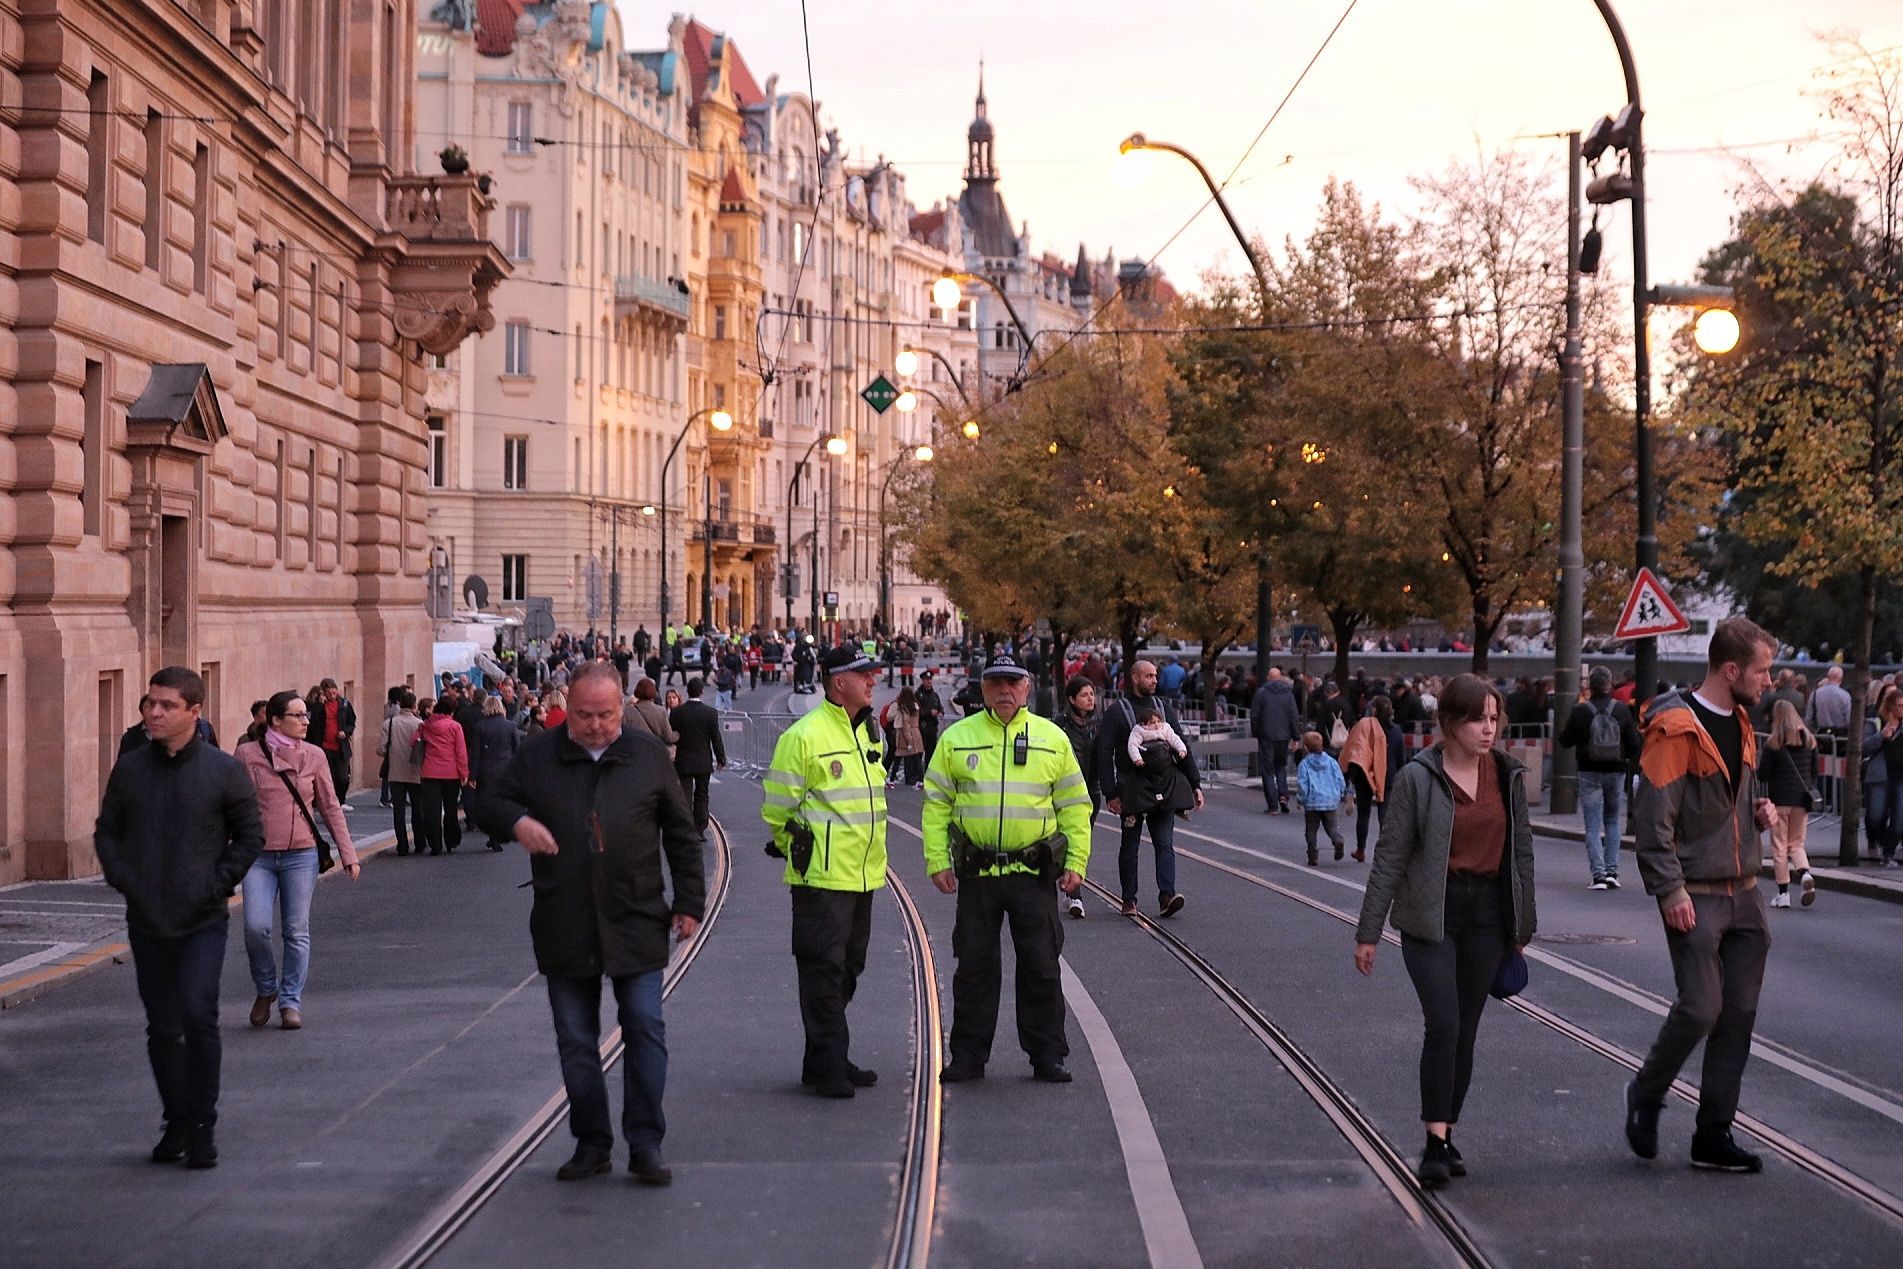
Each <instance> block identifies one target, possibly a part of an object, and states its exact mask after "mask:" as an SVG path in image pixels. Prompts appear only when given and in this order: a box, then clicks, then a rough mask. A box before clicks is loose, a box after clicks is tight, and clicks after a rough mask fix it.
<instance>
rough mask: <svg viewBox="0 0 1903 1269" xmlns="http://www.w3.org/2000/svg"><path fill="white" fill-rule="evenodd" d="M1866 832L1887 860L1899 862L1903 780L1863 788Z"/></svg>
mask: <svg viewBox="0 0 1903 1269" xmlns="http://www.w3.org/2000/svg"><path fill="white" fill-rule="evenodd" d="M1863 800H1864V802H1865V804H1866V805H1865V808H1864V821H1863V822H1864V831H1865V832H1866V833H1868V834H1869V837H1870V844H1871V845H1872V846H1875V847H1876V848H1877V850H1878V852H1879V853H1881V854H1882V856H1883V857H1884V858H1885V859H1894V858H1896V844H1897V838H1898V836H1899V830H1900V829H1903V780H1889V781H1878V782H1875V783H1871V784H1866V785H1864V786H1863Z"/></svg>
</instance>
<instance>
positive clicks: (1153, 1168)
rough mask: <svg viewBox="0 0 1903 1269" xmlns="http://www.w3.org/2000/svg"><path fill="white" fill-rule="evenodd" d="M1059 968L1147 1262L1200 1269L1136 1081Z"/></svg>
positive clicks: (1091, 1006)
mask: <svg viewBox="0 0 1903 1269" xmlns="http://www.w3.org/2000/svg"><path fill="white" fill-rule="evenodd" d="M1060 964H1061V965H1062V967H1063V970H1064V998H1065V999H1066V1000H1067V1001H1068V1002H1069V1004H1070V1010H1071V1013H1072V1014H1074V1015H1075V1016H1076V1018H1077V1027H1078V1030H1080V1031H1082V1032H1083V1033H1084V1042H1085V1043H1086V1044H1088V1045H1090V1056H1091V1060H1092V1061H1094V1062H1095V1063H1096V1064H1097V1074H1098V1076H1099V1077H1100V1078H1101V1079H1102V1080H1103V1092H1104V1098H1105V1100H1107V1101H1108V1102H1109V1103H1110V1118H1111V1121H1112V1122H1113V1123H1115V1124H1116V1127H1117V1144H1118V1146H1119V1147H1121V1148H1122V1150H1123V1170H1124V1172H1125V1174H1126V1175H1128V1176H1129V1178H1130V1197H1131V1198H1132V1199H1133V1200H1135V1202H1136V1209H1137V1220H1138V1222H1139V1223H1141V1225H1142V1226H1143V1245H1144V1247H1145V1248H1146V1249H1147V1250H1148V1251H1149V1253H1150V1263H1151V1264H1152V1265H1154V1266H1168V1267H1169V1269H1202V1263H1203V1255H1202V1252H1200V1251H1199V1250H1197V1248H1196V1239H1195V1237H1194V1236H1193V1235H1192V1234H1191V1233H1190V1232H1189V1217H1188V1216H1187V1215H1186V1214H1185V1213H1184V1212H1183V1200H1182V1197H1181V1196H1180V1195H1178V1194H1177V1192H1176V1181H1175V1178H1173V1177H1172V1176H1171V1175H1170V1164H1169V1160H1168V1159H1167V1158H1165V1157H1164V1155H1163V1143H1162V1142H1161V1141H1159V1140H1157V1136H1156V1125H1155V1124H1154V1123H1152V1122H1151V1120H1150V1109H1149V1107H1148V1106H1146V1105H1144V1103H1143V1091H1142V1090H1141V1089H1139V1088H1138V1087H1137V1077H1136V1075H1135V1073H1134V1072H1132V1071H1131V1070H1130V1064H1129V1063H1128V1062H1126V1061H1124V1058H1123V1050H1122V1049H1121V1048H1119V1047H1118V1045H1117V1037H1116V1036H1115V1035H1114V1034H1113V1033H1112V1032H1111V1030H1110V1023H1109V1022H1108V1020H1106V1019H1105V1018H1104V1016H1103V1011H1102V1010H1100V1009H1098V1008H1097V1002H1096V1001H1095V1000H1092V999H1091V998H1090V993H1089V992H1088V991H1086V990H1084V984H1083V982H1082V981H1081V980H1080V979H1079V978H1078V977H1077V974H1076V971H1074V970H1072V969H1071V967H1070V962H1069V961H1062V962H1060Z"/></svg>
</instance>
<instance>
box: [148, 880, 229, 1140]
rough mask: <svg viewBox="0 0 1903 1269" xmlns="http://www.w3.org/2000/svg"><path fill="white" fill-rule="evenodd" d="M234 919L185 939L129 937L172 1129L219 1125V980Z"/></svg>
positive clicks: (154, 1066)
mask: <svg viewBox="0 0 1903 1269" xmlns="http://www.w3.org/2000/svg"><path fill="white" fill-rule="evenodd" d="M230 925H231V918H230V917H223V916H221V917H219V918H218V919H217V920H216V921H213V922H212V923H211V924H210V925H208V926H206V927H205V928H204V929H202V930H195V931H193V932H192V933H190V934H187V935H185V936H184V937H183V938H175V939H168V938H160V937H158V936H156V935H151V934H145V933H142V932H141V931H140V930H139V929H138V928H137V927H136V926H135V927H133V928H132V929H131V930H130V931H128V932H127V941H128V942H130V943H131V944H132V968H133V969H134V970H135V971H136V972H137V975H138V981H139V1001H140V1003H141V1004H143V1005H144V1006H145V1050H146V1056H147V1057H148V1058H150V1059H151V1062H152V1078H153V1080H154V1081H155V1082H156V1083H157V1084H158V1086H159V1101H160V1102H161V1104H163V1105H164V1107H165V1122H166V1123H168V1124H179V1125H183V1124H210V1123H216V1122H217V1120H218V1075H219V1069H220V1067H221V1065H222V1063H223V1060H224V1047H223V1044H222V1042H221V1040H220V1039H219V1035H218V980H219V976H220V974H221V973H222V971H223V969H224V964H225V935H226V931H227V930H228V929H229V928H230Z"/></svg>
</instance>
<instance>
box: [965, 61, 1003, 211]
mask: <svg viewBox="0 0 1903 1269" xmlns="http://www.w3.org/2000/svg"><path fill="white" fill-rule="evenodd" d="M989 115H990V111H989V109H988V107H987V105H986V103H985V62H984V58H982V57H981V58H979V59H978V101H977V114H976V115H975V116H974V117H973V119H972V121H971V127H970V128H968V129H966V130H965V148H966V155H967V157H966V162H965V179H966V180H967V181H995V180H997V179H998V169H997V165H996V161H995V159H994V157H993V155H992V152H991V146H992V142H993V140H994V139H995V137H996V133H995V132H994V131H993V129H992V127H991V119H990V117H989Z"/></svg>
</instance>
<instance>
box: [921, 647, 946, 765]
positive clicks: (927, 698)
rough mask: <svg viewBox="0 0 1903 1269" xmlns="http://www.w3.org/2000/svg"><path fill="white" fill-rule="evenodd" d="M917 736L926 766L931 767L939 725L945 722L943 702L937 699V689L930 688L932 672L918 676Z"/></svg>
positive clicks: (928, 671) (936, 744)
mask: <svg viewBox="0 0 1903 1269" xmlns="http://www.w3.org/2000/svg"><path fill="white" fill-rule="evenodd" d="M917 699H918V735H919V739H920V740H921V741H922V742H924V745H925V757H924V758H923V759H922V761H923V762H924V764H925V765H926V766H928V767H929V766H931V765H932V751H933V750H935V749H937V748H938V729H939V725H940V724H941V723H943V722H944V721H945V702H944V701H943V700H942V699H941V698H940V697H939V695H938V689H937V688H936V687H933V686H932V672H931V671H930V670H927V671H925V672H924V673H923V674H921V675H919V676H918V698H917Z"/></svg>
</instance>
